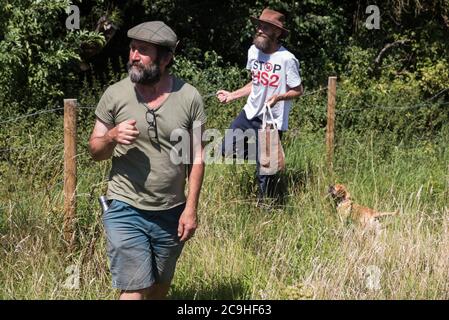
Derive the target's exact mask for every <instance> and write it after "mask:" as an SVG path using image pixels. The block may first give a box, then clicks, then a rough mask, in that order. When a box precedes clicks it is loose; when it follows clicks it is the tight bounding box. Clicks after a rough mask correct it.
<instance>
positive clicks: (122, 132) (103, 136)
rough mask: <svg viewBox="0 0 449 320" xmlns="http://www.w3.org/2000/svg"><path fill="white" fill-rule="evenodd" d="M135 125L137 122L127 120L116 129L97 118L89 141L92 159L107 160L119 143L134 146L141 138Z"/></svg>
mask: <svg viewBox="0 0 449 320" xmlns="http://www.w3.org/2000/svg"><path fill="white" fill-rule="evenodd" d="M135 125H136V120H127V121H125V122H122V123H120V124H118V125H117V126H115V127H114V126H111V125H109V124H106V123H104V122H103V121H101V120H99V119H98V118H97V120H96V121H95V126H94V129H93V131H92V134H91V136H90V139H89V152H90V155H91V156H92V159H94V160H95V161H101V160H107V159H109V158H110V157H111V156H112V153H113V152H114V148H115V146H116V145H117V143H119V144H132V143H133V142H134V141H135V140H136V139H137V137H138V136H139V131H138V130H137V128H136V126H135Z"/></svg>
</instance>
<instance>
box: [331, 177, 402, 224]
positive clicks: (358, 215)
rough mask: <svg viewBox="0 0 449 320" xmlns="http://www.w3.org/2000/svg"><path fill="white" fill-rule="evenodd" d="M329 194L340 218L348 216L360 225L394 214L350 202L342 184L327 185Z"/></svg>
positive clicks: (393, 213)
mask: <svg viewBox="0 0 449 320" xmlns="http://www.w3.org/2000/svg"><path fill="white" fill-rule="evenodd" d="M328 192H329V194H330V195H331V196H332V198H333V199H334V200H335V203H336V205H337V213H338V215H339V216H340V218H341V219H342V220H344V219H347V218H350V219H352V220H354V221H356V222H358V223H359V224H360V225H361V226H362V227H367V226H370V225H373V224H374V222H375V219H376V218H377V217H382V216H390V215H395V214H397V213H398V212H399V211H395V212H378V211H376V210H373V209H370V208H367V207H364V206H361V205H358V204H356V203H353V202H352V199H351V195H350V193H349V192H348V190H347V189H346V187H345V186H344V185H342V184H336V185H333V186H329V190H328Z"/></svg>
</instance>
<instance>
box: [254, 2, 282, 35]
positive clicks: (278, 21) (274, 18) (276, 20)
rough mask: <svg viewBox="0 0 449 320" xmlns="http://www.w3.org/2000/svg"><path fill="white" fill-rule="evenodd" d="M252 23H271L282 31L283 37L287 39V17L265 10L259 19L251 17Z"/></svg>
mask: <svg viewBox="0 0 449 320" xmlns="http://www.w3.org/2000/svg"><path fill="white" fill-rule="evenodd" d="M251 21H252V22H253V23H254V24H257V23H258V22H259V21H262V22H266V23H269V24H271V25H273V26H275V27H277V28H279V29H281V30H282V34H281V37H282V38H285V37H286V36H287V35H288V33H289V31H288V30H287V29H285V28H284V23H285V16H284V15H283V14H282V13H280V12H277V11H274V10H271V9H269V8H265V9H264V10H263V11H262V14H261V15H260V17H259V18H256V17H251Z"/></svg>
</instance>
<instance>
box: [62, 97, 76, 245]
mask: <svg viewBox="0 0 449 320" xmlns="http://www.w3.org/2000/svg"><path fill="white" fill-rule="evenodd" d="M76 106H77V100H76V99H64V239H65V241H66V242H67V244H68V247H69V251H71V250H72V249H73V244H74V240H75V232H74V226H73V222H74V219H75V215H76Z"/></svg>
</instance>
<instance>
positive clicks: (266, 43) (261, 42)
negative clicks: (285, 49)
mask: <svg viewBox="0 0 449 320" xmlns="http://www.w3.org/2000/svg"><path fill="white" fill-rule="evenodd" d="M253 44H254V45H255V46H256V48H257V49H259V50H261V51H263V52H267V51H268V50H269V49H270V44H271V39H269V38H263V37H259V36H257V35H256V36H255V37H254V40H253Z"/></svg>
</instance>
